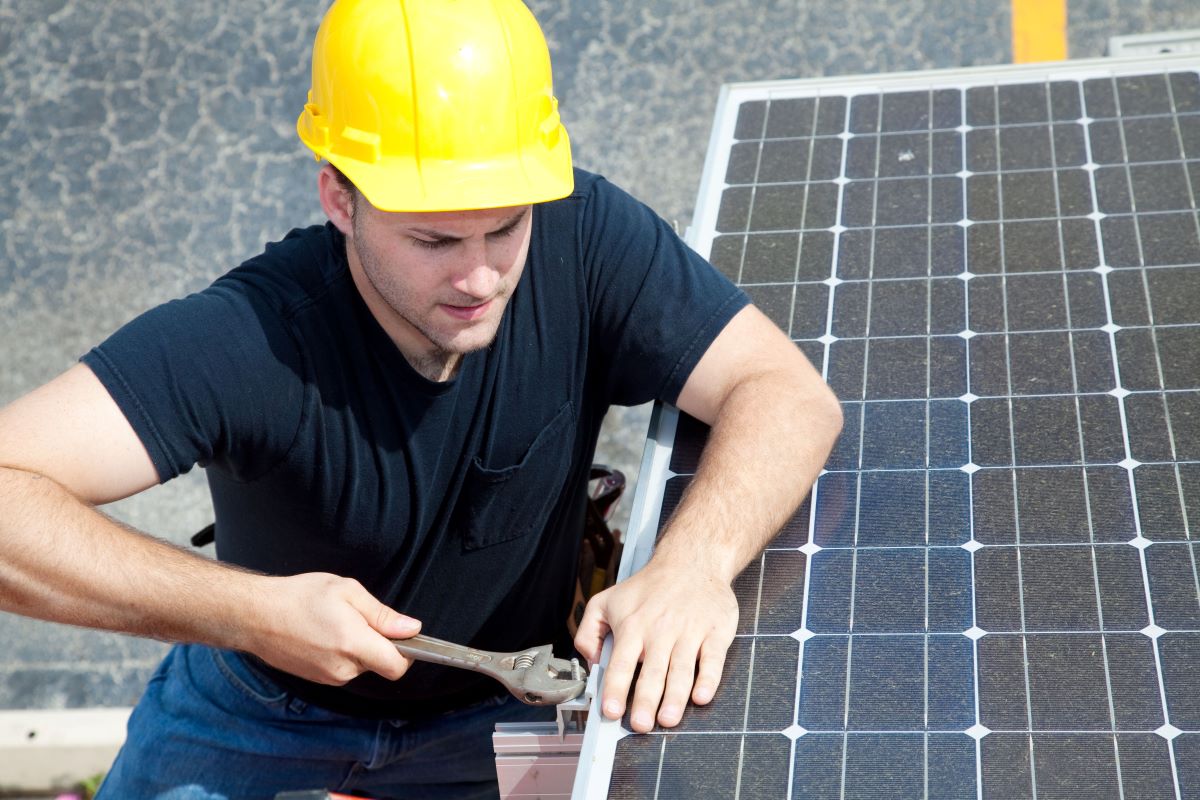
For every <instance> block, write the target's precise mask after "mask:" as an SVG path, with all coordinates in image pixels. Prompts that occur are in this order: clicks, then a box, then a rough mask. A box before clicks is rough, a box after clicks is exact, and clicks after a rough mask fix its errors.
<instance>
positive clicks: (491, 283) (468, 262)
mask: <svg viewBox="0 0 1200 800" xmlns="http://www.w3.org/2000/svg"><path fill="white" fill-rule="evenodd" d="M466 250H467V253H466V254H467V258H466V259H465V260H464V262H463V263H462V264H461V265H460V266H459V269H458V270H456V271H455V274H454V276H453V277H452V278H451V281H450V285H451V286H453V287H454V289H455V290H456V291H459V292H462V293H463V294H466V295H470V296H471V297H474V298H477V299H479V300H486V299H488V298H489V297H491V296H492V295H493V294H495V293H496V286H497V284H499V283H500V272H499V271H498V270H496V269H494V268H493V267H492V266H491V265H490V264H488V260H487V251H486V249H485V248H483V247H478V248H476V247H469V248H466Z"/></svg>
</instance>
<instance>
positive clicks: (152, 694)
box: [97, 645, 554, 800]
mask: <svg viewBox="0 0 1200 800" xmlns="http://www.w3.org/2000/svg"><path fill="white" fill-rule="evenodd" d="M497 688H500V687H499V685H497ZM553 718H554V710H553V709H552V708H550V709H547V708H538V707H534V706H526V705H523V704H522V703H520V702H519V701H517V700H516V699H514V698H513V697H511V696H508V695H504V696H497V697H495V698H492V699H490V700H486V701H484V702H482V703H478V704H476V705H473V706H468V707H467V708H463V709H460V710H457V711H452V712H449V713H447V714H444V715H442V716H439V717H433V718H430V719H426V720H421V721H419V722H407V721H404V720H373V719H360V718H357V717H347V716H344V715H342V714H335V713H334V712H332V711H327V710H325V709H323V708H320V707H318V706H313V705H310V704H308V703H306V702H304V701H303V700H301V699H300V698H298V697H296V696H295V695H294V694H292V693H290V692H288V691H286V690H284V689H283V688H282V687H280V686H279V684H278V683H276V682H275V681H273V680H271V679H270V678H269V677H268V676H267V675H266V674H265V673H264V672H263V671H262V670H261V669H260V668H258V667H257V666H255V665H254V663H253V662H252V661H249V660H247V659H246V658H244V657H243V656H241V655H239V654H238V653H234V652H230V651H227V650H214V649H213V648H210V647H204V646H202V645H177V646H176V647H174V648H172V650H171V651H170V652H169V653H168V654H167V657H166V658H165V659H164V660H163V663H162V664H161V665H160V666H159V668H158V670H157V671H156V672H155V673H154V676H153V677H152V678H151V679H150V682H149V684H148V685H147V686H146V691H145V694H144V695H143V696H142V699H141V701H140V702H139V703H138V705H137V707H136V708H135V709H134V710H133V715H132V716H131V717H130V719H129V734H128V737H127V738H126V741H125V746H124V747H122V748H121V752H120V753H119V754H118V755H117V759H116V762H115V763H114V764H113V766H112V769H111V770H110V771H109V773H108V777H107V778H106V779H105V780H104V784H103V785H102V786H101V787H100V792H99V794H98V795H97V800H151V799H153V800H260V799H261V800H271V799H272V798H274V796H275V794H276V793H277V792H281V791H287V790H301V789H329V790H331V791H341V792H348V793H351V794H358V795H365V796H367V797H372V798H380V800H383V799H384V798H404V800H408V798H422V800H424V799H426V798H428V799H430V800H432V799H433V798H438V799H439V800H441V799H442V798H447V799H448V798H472V799H473V798H495V797H497V796H498V794H499V792H498V790H497V787H496V767H495V761H494V759H493V756H492V745H491V734H492V730H493V728H494V726H495V725H496V723H497V722H521V721H527V720H546V719H553Z"/></svg>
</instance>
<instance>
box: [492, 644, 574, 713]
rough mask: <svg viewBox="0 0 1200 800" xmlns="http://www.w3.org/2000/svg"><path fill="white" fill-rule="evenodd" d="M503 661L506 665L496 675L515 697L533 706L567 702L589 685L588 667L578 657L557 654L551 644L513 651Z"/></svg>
mask: <svg viewBox="0 0 1200 800" xmlns="http://www.w3.org/2000/svg"><path fill="white" fill-rule="evenodd" d="M510 659H511V660H510ZM502 663H503V665H504V666H505V667H507V669H505V670H504V671H503V673H501V674H498V675H496V678H497V679H498V680H499V681H500V682H501V683H503V684H504V686H505V688H507V689H508V690H509V691H510V692H512V694H513V696H514V697H516V698H517V699H518V700H520V701H521V702H523V703H527V704H529V705H532V706H554V705H558V704H559V703H565V702H566V701H568V700H573V699H575V698H576V697H578V696H579V695H580V694H582V693H583V690H584V689H585V688H586V687H587V671H586V670H585V669H584V668H583V667H582V666H580V664H579V661H578V660H577V659H574V658H572V659H571V660H570V661H568V660H567V659H565V658H555V657H554V653H553V650H552V649H551V647H550V645H548V644H546V645H542V646H541V647H534V648H531V649H529V650H525V651H522V652H520V653H513V654H511V655H510V656H509V657H508V658H505V659H503V660H502ZM497 672H499V670H497Z"/></svg>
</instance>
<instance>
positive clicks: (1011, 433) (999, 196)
mask: <svg viewBox="0 0 1200 800" xmlns="http://www.w3.org/2000/svg"><path fill="white" fill-rule="evenodd" d="M992 107H993V113H994V114H995V115H996V120H997V121H999V120H1000V92H999V88H998V87H993V92H992ZM995 141H996V144H995V149H996V163H997V164H999V163H1000V137H999V136H997V137H996V139H995ZM996 204H997V207H998V208H999V214H1000V221H999V228H1000V237H999V242H998V248H999V250H1000V263H1001V264H1006V263H1007V259H1006V258H1005V249H1004V185H1003V184H1002V183H1001V182H1000V181H999V180H997V181H996ZM1000 286H1001V292H1000V303H1001V311H1002V314H1003V319H1004V372H1005V380H1006V381H1007V385H1008V393H1009V395H1012V393H1013V391H1012V353H1011V350H1010V347H1009V338H1008V334H1009V315H1008V273H1007V272H1005V273H1004V275H1003V277H1001V279H1000ZM1005 405H1006V406H1007V409H1008V446H1009V453H1010V460H1011V461H1012V463H1013V464H1014V465H1016V464H1017V463H1019V462H1018V461H1017V442H1016V426H1015V425H1014V420H1013V405H1012V400H1011V399H1010V400H1008V401H1007V402H1006V403H1005ZM1081 460H1082V454H1081ZM1017 497H1018V495H1017V473H1016V470H1015V469H1014V470H1013V471H1012V499H1013V524H1014V527H1015V533H1016V540H1017V545H1018V546H1017V549H1016V564H1017V606H1018V608H1019V610H1020V617H1021V655H1022V661H1023V662H1024V663H1023V665H1022V670H1023V674H1024V680H1025V716H1026V720H1027V721H1028V724H1029V739H1028V741H1029V775H1030V791H1031V793H1032V798H1033V800H1037V797H1038V791H1037V759H1036V758H1035V756H1034V742H1033V695H1032V692H1031V691H1030V682H1029V639H1028V637H1027V635H1026V630H1025V627H1026V617H1025V591H1024V587H1025V578H1024V574H1023V570H1022V563H1021V548H1020V544H1021V511H1020V506H1019V504H1018V502H1017Z"/></svg>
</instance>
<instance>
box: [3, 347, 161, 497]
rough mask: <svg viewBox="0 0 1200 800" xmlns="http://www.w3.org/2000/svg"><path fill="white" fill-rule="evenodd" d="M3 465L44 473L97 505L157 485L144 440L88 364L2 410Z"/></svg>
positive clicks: (156, 477)
mask: <svg viewBox="0 0 1200 800" xmlns="http://www.w3.org/2000/svg"><path fill="white" fill-rule="evenodd" d="M0 466H2V467H12V468H16V469H23V470H28V471H30V472H37V473H40V474H42V475H45V476H46V477H49V478H52V479H54V480H55V481H57V482H59V483H61V484H62V485H63V486H65V487H66V488H67V489H68V490H70V491H71V492H72V493H74V494H75V495H76V496H78V497H80V498H81V499H83V500H86V501H87V502H89V503H94V504H97V505H99V504H102V503H109V502H112V501H114V500H119V499H121V498H123V497H128V496H129V495H132V494H136V493H138V492H140V491H142V490H143V489H147V488H149V487H151V486H154V485H155V484H157V483H158V482H159V480H158V472H157V470H156V469H155V468H154V464H153V462H152V461H151V460H150V455H149V454H148V453H147V452H146V448H145V446H144V445H143V444H142V442H141V439H139V438H138V435H137V433H135V432H134V430H133V427H132V426H131V425H130V424H129V421H128V420H127V419H126V418H125V415H124V414H123V413H121V409H120V408H119V407H118V406H117V404H116V402H115V401H114V400H113V398H112V396H111V395H110V394H109V393H108V390H107V389H105V388H104V385H103V384H102V383H101V382H100V380H99V379H98V378H97V377H96V375H95V373H93V372H92V371H91V370H90V369H89V368H88V367H87V366H85V365H83V364H76V365H75V366H73V367H71V368H70V369H69V370H67V371H66V372H64V373H63V374H62V375H59V376H58V377H57V378H55V379H54V380H52V381H50V382H49V383H47V384H45V385H44V386H41V387H39V388H37V389H34V390H33V391H32V392H30V393H29V394H27V395H25V396H24V397H21V398H19V399H18V400H15V401H14V402H13V403H11V404H10V405H8V406H6V407H4V408H0Z"/></svg>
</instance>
